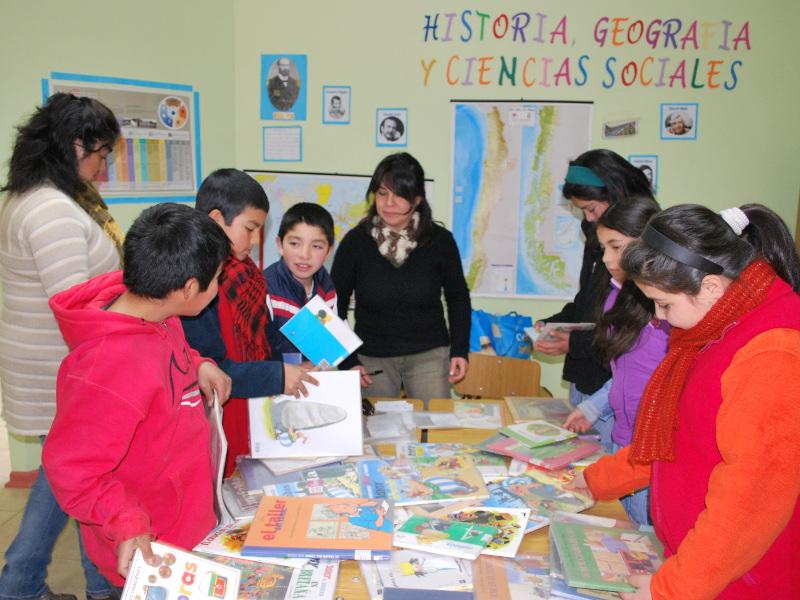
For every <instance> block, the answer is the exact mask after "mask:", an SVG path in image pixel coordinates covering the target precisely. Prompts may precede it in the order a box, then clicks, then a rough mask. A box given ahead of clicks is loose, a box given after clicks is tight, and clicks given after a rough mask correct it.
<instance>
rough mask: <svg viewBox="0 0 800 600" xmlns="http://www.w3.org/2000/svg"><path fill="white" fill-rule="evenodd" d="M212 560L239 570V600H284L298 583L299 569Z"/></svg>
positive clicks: (257, 563)
mask: <svg viewBox="0 0 800 600" xmlns="http://www.w3.org/2000/svg"><path fill="white" fill-rule="evenodd" d="M210 558H211V560H213V561H214V562H217V563H220V564H222V565H228V566H229V567H233V568H234V569H239V573H240V576H239V596H238V597H239V600H284V599H285V598H289V597H290V596H289V591H290V590H291V589H292V588H293V587H294V585H295V583H296V582H297V577H298V575H299V574H300V570H299V569H292V568H291V567H284V566H281V565H270V564H266V563H259V562H254V561H251V560H243V559H237V558H230V557H228V556H211V557H210Z"/></svg>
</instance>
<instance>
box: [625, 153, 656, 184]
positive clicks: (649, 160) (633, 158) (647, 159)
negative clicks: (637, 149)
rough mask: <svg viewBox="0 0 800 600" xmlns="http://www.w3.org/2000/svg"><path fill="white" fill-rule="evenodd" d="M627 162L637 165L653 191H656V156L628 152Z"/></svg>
mask: <svg viewBox="0 0 800 600" xmlns="http://www.w3.org/2000/svg"><path fill="white" fill-rule="evenodd" d="M628 162H630V163H631V164H632V165H633V166H634V167H639V168H640V169H641V170H642V173H644V176H645V177H647V180H648V181H649V182H650V186H651V187H652V188H653V191H654V192H657V191H658V156H657V155H655V154H630V155H629V156H628Z"/></svg>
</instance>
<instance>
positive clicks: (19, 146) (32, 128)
mask: <svg viewBox="0 0 800 600" xmlns="http://www.w3.org/2000/svg"><path fill="white" fill-rule="evenodd" d="M119 133H120V129H119V123H117V119H116V117H114V113H112V112H111V110H109V109H108V107H106V106H105V105H104V104H102V103H101V102H99V101H97V100H95V99H93V98H78V97H77V96H74V95H72V94H64V93H58V94H53V95H52V96H50V98H49V99H48V100H47V102H46V103H45V104H44V105H43V106H41V107H39V108H37V109H36V111H35V112H34V113H33V115H31V117H30V119H29V120H28V122H27V123H25V124H24V125H22V126H21V127H19V128H18V129H17V138H16V141H15V142H14V149H13V151H12V154H11V160H10V161H9V167H8V182H7V183H6V185H5V186H4V187H3V191H7V192H11V193H17V194H18V193H22V192H26V191H28V190H30V189H32V188H34V187H36V186H38V185H41V184H43V183H48V182H49V183H50V184H52V185H54V186H55V187H57V188H58V189H59V190H61V191H62V192H64V193H65V194H67V195H68V196H70V197H71V198H76V197H77V196H79V195H80V194H81V193H82V192H84V191H85V190H86V186H87V184H86V182H84V181H83V180H82V179H81V178H80V176H79V175H78V157H77V155H76V153H75V141H76V140H78V141H79V142H80V143H81V144H82V145H83V146H84V148H93V147H94V146H95V145H96V144H97V143H98V142H99V143H101V144H108V145H109V146H113V145H114V142H115V141H116V140H117V138H118V137H119Z"/></svg>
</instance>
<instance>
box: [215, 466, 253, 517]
mask: <svg viewBox="0 0 800 600" xmlns="http://www.w3.org/2000/svg"><path fill="white" fill-rule="evenodd" d="M222 500H223V502H224V503H225V507H226V508H227V509H228V512H230V513H231V516H232V517H233V518H234V519H241V518H243V517H252V516H253V515H255V514H256V508H258V496H255V495H252V494H250V493H249V492H248V490H247V484H246V483H245V482H244V478H243V477H242V476H241V474H240V473H239V471H238V470H237V471H234V472H233V473H232V474H231V476H230V477H228V478H227V479H226V480H225V481H223V482H222Z"/></svg>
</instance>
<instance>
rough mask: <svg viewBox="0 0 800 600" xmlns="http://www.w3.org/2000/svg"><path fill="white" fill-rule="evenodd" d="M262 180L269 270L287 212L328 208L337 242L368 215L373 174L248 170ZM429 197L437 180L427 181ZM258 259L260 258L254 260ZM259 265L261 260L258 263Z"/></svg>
mask: <svg viewBox="0 0 800 600" xmlns="http://www.w3.org/2000/svg"><path fill="white" fill-rule="evenodd" d="M245 172H246V173H248V174H250V175H251V176H252V177H253V178H254V179H255V180H256V181H258V182H259V183H260V184H261V186H262V187H263V188H264V191H266V192H267V197H268V198H269V215H268V216H267V223H266V225H265V226H264V247H263V259H262V266H263V267H268V266H269V265H271V264H272V263H274V262H275V261H277V260H278V258H279V255H278V248H277V246H276V244H275V239H276V238H277V237H278V228H279V226H280V224H281V219H282V218H283V213H285V212H286V211H287V210H288V209H289V208H290V207H291V206H293V205H295V204H297V203H298V202H313V203H315V204H319V205H320V206H322V207H324V208H325V209H326V210H327V211H328V212H329V213H331V216H332V217H333V233H334V243H335V244H338V243H339V242H341V241H342V238H343V237H344V235H345V234H346V233H347V232H348V231H350V230H351V229H352V228H353V227H354V226H355V225H356V224H357V223H358V222H359V221H360V220H361V219H362V218H363V217H364V216H365V215H366V214H367V206H368V205H367V201H366V195H367V188H368V187H369V182H370V180H371V179H372V178H371V176H369V175H340V174H333V173H294V172H288V171H258V170H249V169H248V170H246V171H245ZM425 195H426V196H427V197H428V202H431V201H432V200H433V181H432V180H426V181H425ZM335 253H336V247H335V246H334V248H333V251H332V252H331V253H330V255H329V256H328V260H327V261H326V263H325V267H326V268H327V269H328V270H330V268H331V263H332V262H333V255H334V254H335ZM253 259H254V260H256V259H257V257H256V256H254V258H253ZM256 262H258V261H256Z"/></svg>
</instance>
